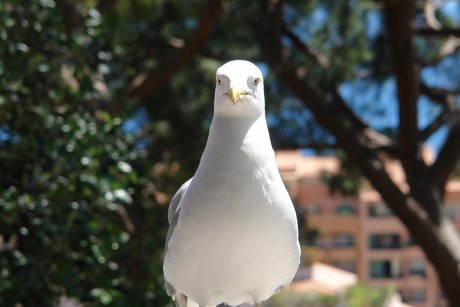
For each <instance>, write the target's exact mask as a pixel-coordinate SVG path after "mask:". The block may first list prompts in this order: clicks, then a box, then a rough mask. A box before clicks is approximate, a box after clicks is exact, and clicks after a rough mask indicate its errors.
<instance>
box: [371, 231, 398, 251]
mask: <svg viewBox="0 0 460 307" xmlns="http://www.w3.org/2000/svg"><path fill="white" fill-rule="evenodd" d="M369 248H370V249H390V248H391V249H393V248H401V238H400V236H399V235H396V234H375V235H371V236H369Z"/></svg>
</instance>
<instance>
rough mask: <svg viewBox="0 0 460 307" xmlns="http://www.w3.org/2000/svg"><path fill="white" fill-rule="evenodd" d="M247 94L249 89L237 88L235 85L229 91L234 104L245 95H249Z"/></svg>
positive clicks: (228, 93)
mask: <svg viewBox="0 0 460 307" xmlns="http://www.w3.org/2000/svg"><path fill="white" fill-rule="evenodd" d="M247 94H248V92H247V91H244V90H239V89H235V88H233V87H232V88H231V89H229V90H228V92H227V95H228V96H229V97H230V99H231V100H232V102H233V104H236V103H237V102H238V100H240V99H241V98H242V97H243V96H244V95H247Z"/></svg>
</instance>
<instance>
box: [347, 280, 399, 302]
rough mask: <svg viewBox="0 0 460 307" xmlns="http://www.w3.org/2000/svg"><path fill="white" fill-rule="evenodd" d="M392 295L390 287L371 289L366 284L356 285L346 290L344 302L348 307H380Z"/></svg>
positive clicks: (393, 291) (392, 289)
mask: <svg viewBox="0 0 460 307" xmlns="http://www.w3.org/2000/svg"><path fill="white" fill-rule="evenodd" d="M394 293H395V290H394V287H392V286H388V287H384V288H372V287H370V286H369V285H367V284H363V283H357V284H355V285H353V286H351V287H349V288H348V289H347V290H346V292H345V300H346V302H347V306H348V307H380V306H383V304H384V302H385V299H386V298H387V297H389V296H391V295H392V294H394Z"/></svg>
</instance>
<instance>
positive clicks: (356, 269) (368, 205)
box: [276, 151, 460, 307]
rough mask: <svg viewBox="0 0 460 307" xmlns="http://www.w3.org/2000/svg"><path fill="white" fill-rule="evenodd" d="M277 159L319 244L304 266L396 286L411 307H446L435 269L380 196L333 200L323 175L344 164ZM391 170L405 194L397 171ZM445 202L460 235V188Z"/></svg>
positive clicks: (288, 155) (294, 156)
mask: <svg viewBox="0 0 460 307" xmlns="http://www.w3.org/2000/svg"><path fill="white" fill-rule="evenodd" d="M276 157H277V162H278V166H279V169H280V172H281V175H282V177H283V180H284V182H285V184H286V187H287V188H288V190H289V193H290V194H291V197H292V199H293V201H294V203H295V204H296V207H297V209H298V211H299V212H300V213H301V214H300V216H303V217H304V218H305V223H306V225H307V227H308V229H311V230H315V231H316V236H315V238H314V240H313V241H312V242H309V244H307V245H304V246H303V248H302V261H303V263H304V264H305V265H308V264H310V263H313V262H316V261H319V262H322V263H326V264H329V265H333V266H335V267H338V268H341V269H344V270H347V271H349V272H352V273H355V274H357V275H358V276H359V279H360V280H362V281H364V282H367V283H369V284H371V285H373V286H387V285H392V286H394V287H395V288H396V289H397V291H398V292H399V293H400V295H401V296H402V298H403V301H404V302H406V303H408V304H410V305H411V306H415V307H434V306H439V307H442V306H446V305H445V301H444V299H443V298H442V294H441V291H440V288H439V285H438V281H437V277H436V274H435V271H434V269H433V268H432V266H431V265H430V263H429V262H428V261H427V260H426V257H425V256H424V254H423V252H422V251H421V249H420V248H419V247H418V246H417V245H415V244H414V242H413V240H412V239H411V237H410V235H409V233H408V231H407V230H406V228H405V227H404V225H403V224H402V223H401V222H400V221H399V219H398V218H396V217H395V216H394V215H393V214H392V213H391V211H390V210H389V209H388V207H387V206H386V205H385V203H384V202H383V201H382V199H381V198H380V196H379V194H378V193H377V192H375V191H374V190H373V189H372V188H371V187H370V186H368V185H367V186H366V185H365V186H364V187H363V189H362V190H361V191H360V192H359V193H358V195H356V196H351V197H350V196H344V195H341V194H339V193H334V194H332V195H331V193H330V190H329V187H328V185H327V184H326V183H325V182H324V180H323V179H322V177H323V176H322V175H323V172H330V173H334V172H337V170H338V169H339V166H340V162H339V161H338V160H337V159H336V158H335V157H330V156H324V157H323V156H305V155H303V154H302V152H301V151H279V152H277V154H276ZM387 169H388V171H389V173H390V174H391V176H392V177H393V178H394V180H396V181H397V182H398V184H399V185H400V186H401V187H402V188H403V189H404V188H406V187H405V186H404V184H405V183H404V177H403V173H402V170H401V169H399V168H398V165H397V164H395V165H388V166H387ZM445 201H446V204H445V208H446V210H447V212H448V213H449V214H450V215H451V216H452V218H453V220H454V222H455V224H456V226H457V229H460V182H450V183H449V185H448V187H447V192H446V199H445ZM302 213H303V214H302Z"/></svg>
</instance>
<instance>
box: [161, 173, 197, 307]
mask: <svg viewBox="0 0 460 307" xmlns="http://www.w3.org/2000/svg"><path fill="white" fill-rule="evenodd" d="M192 179H193V178H190V179H189V180H187V181H186V182H185V183H184V184H183V185H182V186H181V187H180V188H179V190H177V192H176V194H174V196H173V198H172V200H171V203H170V204H169V208H168V222H169V229H168V234H167V235H166V243H165V255H166V254H167V253H168V243H169V240H170V239H171V237H172V235H173V233H174V228H175V227H176V225H177V221H178V220H179V214H180V203H181V200H182V197H183V196H184V194H185V192H187V189H188V187H189V185H190V182H191V181H192ZM164 280H165V288H166V293H168V295H169V296H171V297H172V298H174V299H175V301H176V306H177V307H186V306H187V298H186V297H185V296H184V295H183V294H182V293H176V289H175V288H174V286H173V285H171V284H170V283H169V282H168V281H167V280H166V278H165V279H164Z"/></svg>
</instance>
